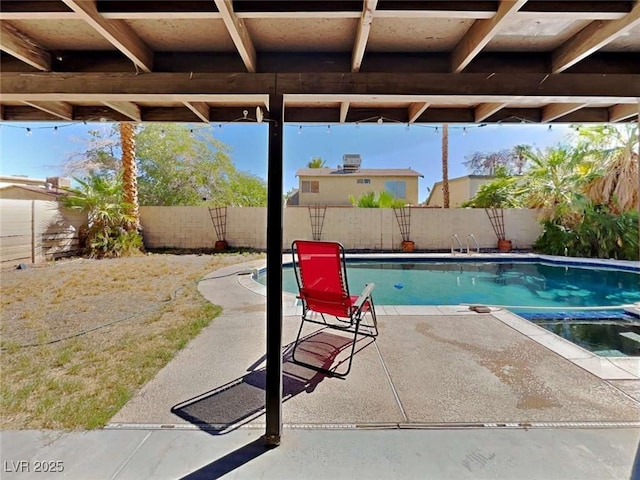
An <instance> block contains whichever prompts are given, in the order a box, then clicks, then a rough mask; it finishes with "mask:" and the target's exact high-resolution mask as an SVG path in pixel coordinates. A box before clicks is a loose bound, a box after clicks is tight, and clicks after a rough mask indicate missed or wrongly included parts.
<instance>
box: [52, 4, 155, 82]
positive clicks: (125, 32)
mask: <svg viewBox="0 0 640 480" xmlns="http://www.w3.org/2000/svg"><path fill="white" fill-rule="evenodd" d="M62 1H63V2H64V3H65V4H66V5H67V6H68V7H69V8H70V9H72V10H73V11H74V12H76V14H77V15H78V16H79V17H80V18H82V19H83V20H84V21H85V22H87V23H88V24H89V25H90V26H91V27H92V28H93V29H94V30H95V31H97V32H98V33H99V34H100V35H102V36H103V37H104V38H105V39H106V40H108V41H109V43H111V44H112V45H113V46H114V47H116V48H117V49H118V50H120V52H122V53H123V54H124V55H125V56H126V57H127V58H129V60H131V61H132V62H133V63H134V64H135V65H136V67H137V68H139V69H140V70H142V71H143V72H151V70H152V69H153V52H152V51H151V50H150V49H149V48H148V47H147V46H146V45H145V43H144V42H143V41H142V40H141V39H140V38H139V37H138V36H137V35H136V33H135V32H134V31H133V30H132V29H131V27H129V25H128V24H127V23H126V22H125V21H124V20H108V19H106V18H104V17H103V16H102V15H101V14H100V13H99V12H98V9H97V7H96V3H95V1H94V0H62Z"/></svg>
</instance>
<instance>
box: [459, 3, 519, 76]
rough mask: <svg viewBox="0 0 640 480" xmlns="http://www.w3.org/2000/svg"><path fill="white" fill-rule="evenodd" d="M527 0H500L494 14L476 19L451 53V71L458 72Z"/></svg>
mask: <svg viewBox="0 0 640 480" xmlns="http://www.w3.org/2000/svg"><path fill="white" fill-rule="evenodd" d="M526 2H527V0H501V1H500V5H499V6H498V11H497V12H496V14H495V15H494V16H493V17H492V18H490V19H486V20H476V21H475V22H474V23H473V25H472V26H471V28H470V29H469V30H468V31H467V33H466V34H465V36H464V37H462V40H460V41H459V42H458V45H456V47H455V48H454V50H453V52H452V53H451V71H452V72H454V73H459V72H461V71H462V70H464V68H465V67H466V66H467V65H468V64H469V63H470V62H471V60H473V59H474V58H475V57H476V55H478V54H479V53H480V52H481V51H482V49H483V48H484V47H485V46H486V45H487V43H489V42H490V41H491V39H492V38H493V37H494V36H495V35H496V34H497V33H498V32H499V30H500V28H502V25H503V24H504V23H505V22H506V21H507V20H509V18H510V17H511V16H512V15H513V14H515V13H516V12H517V11H518V10H519V9H520V8H521V7H522V6H523V5H524V4H525V3H526Z"/></svg>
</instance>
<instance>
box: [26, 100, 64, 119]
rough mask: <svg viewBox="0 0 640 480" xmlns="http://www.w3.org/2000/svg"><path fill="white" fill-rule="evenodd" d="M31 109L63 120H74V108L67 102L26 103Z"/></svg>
mask: <svg viewBox="0 0 640 480" xmlns="http://www.w3.org/2000/svg"><path fill="white" fill-rule="evenodd" d="M24 103H25V104H27V105H29V106H30V107H33V108H37V109H38V110H42V111H43V112H47V113H49V114H51V115H54V116H56V117H58V118H61V119H62V120H68V121H71V120H73V107H72V106H71V105H69V104H68V103H65V102H24Z"/></svg>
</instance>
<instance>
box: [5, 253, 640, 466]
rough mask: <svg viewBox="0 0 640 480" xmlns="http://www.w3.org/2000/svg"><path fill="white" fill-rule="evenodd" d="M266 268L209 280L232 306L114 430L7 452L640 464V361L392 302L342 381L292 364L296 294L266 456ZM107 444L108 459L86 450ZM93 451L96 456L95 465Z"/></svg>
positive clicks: (16, 435)
mask: <svg viewBox="0 0 640 480" xmlns="http://www.w3.org/2000/svg"><path fill="white" fill-rule="evenodd" d="M255 266H257V264H256V263H253V264H246V265H241V266H234V267H229V268H226V269H224V270H220V271H216V272H213V273H212V274H210V275H209V276H208V277H207V278H205V279H204V280H203V281H201V283H200V287H199V288H200V290H201V292H202V293H203V294H204V295H205V297H206V298H208V299H209V300H210V301H211V302H213V303H216V304H220V305H223V306H224V312H223V314H222V315H221V316H220V317H218V318H217V319H216V320H215V321H214V322H213V323H212V324H211V326H209V327H208V328H206V329H205V330H204V331H203V332H202V333H201V334H200V335H199V336H198V337H197V338H196V339H195V340H193V341H192V342H191V343H190V344H189V345H188V346H187V347H186V348H185V349H184V350H183V351H181V352H180V353H179V355H178V356H177V357H176V358H175V359H174V360H173V361H172V362H171V363H170V364H169V365H167V367H166V368H164V369H163V370H162V371H161V372H159V374H158V375H157V376H156V377H155V378H154V379H153V380H152V381H151V382H149V383H148V384H147V385H146V386H145V387H144V388H143V389H142V390H141V391H140V392H139V393H138V394H137V395H136V396H135V397H134V399H133V400H131V401H130V402H129V403H128V404H127V405H126V406H125V407H124V408H123V409H122V410H121V411H120V412H119V413H118V414H116V415H115V416H114V417H113V418H112V420H111V422H110V423H109V425H108V426H107V428H106V429H104V430H102V431H99V432H78V433H68V434H64V433H55V432H53V433H52V432H9V433H6V432H5V433H3V435H2V440H3V445H2V446H3V455H2V458H3V461H5V462H6V459H16V458H25V457H26V458H36V457H37V456H38V455H40V456H42V455H45V456H47V457H51V458H54V457H55V458H63V459H68V460H67V472H69V473H68V475H71V476H70V477H69V478H182V477H184V478H219V477H220V476H222V475H225V474H228V475H229V477H232V478H256V477H258V476H263V477H264V478H425V475H426V476H428V477H429V478H545V479H553V478H558V479H561V478H585V477H586V476H590V477H591V478H612V479H618V478H633V475H635V474H637V473H638V470H637V469H638V466H637V465H636V466H635V467H634V463H637V461H638V460H637V458H638V449H637V448H638V442H639V440H640V378H639V377H640V366H639V365H640V360H639V359H637V358H623V359H605V358H600V357H597V356H595V355H593V354H591V353H590V352H587V351H585V350H583V349H581V348H579V347H576V346H574V345H572V344H570V343H568V342H566V341H564V340H561V339H559V338H558V337H556V336H555V335H552V334H551V333H549V332H547V331H545V330H543V329H541V328H539V327H537V326H535V325H533V324H531V323H529V322H527V321H525V320H522V319H520V318H519V317H517V316H515V315H512V314H510V313H509V312H506V311H502V310H494V311H492V312H491V313H475V312H472V311H470V310H469V309H468V308H467V307H464V306H446V307H384V306H380V307H378V308H377V311H378V315H379V317H378V320H379V328H380V335H379V337H378V339H377V340H376V341H375V342H372V341H371V340H370V339H365V340H361V341H359V342H358V344H357V345H358V352H357V353H356V356H355V359H354V362H353V368H352V371H351V373H350V374H349V375H348V376H347V377H346V379H340V378H336V377H328V376H326V375H324V374H321V373H318V372H316V371H314V370H311V369H308V368H305V367H302V366H299V365H297V364H294V363H292V362H291V359H290V344H291V342H292V341H293V340H294V338H295V334H296V331H297V327H298V322H299V317H298V315H299V310H300V307H297V306H296V305H295V298H294V297H293V295H290V294H285V296H284V299H283V301H284V319H283V330H284V338H283V345H285V346H288V348H285V352H284V354H283V362H284V366H283V370H284V379H283V396H284V403H283V419H284V424H285V431H284V434H283V439H282V445H281V446H280V447H278V448H276V449H275V450H272V451H265V450H264V449H263V448H262V447H261V443H260V441H259V440H258V439H259V436H260V435H261V434H262V433H263V431H264V393H265V390H264V388H265V364H264V351H265V297H264V296H263V295H262V294H261V288H262V287H260V286H258V285H257V284H255V283H254V282H253V281H252V280H251V278H250V275H247V273H248V272H250V271H251V269H252V268H254V267H255ZM374 298H375V296H374ZM308 333H309V335H307V340H306V341H305V343H303V348H302V350H303V351H304V350H306V351H311V353H314V354H318V353H319V350H317V349H316V350H314V348H316V347H314V345H315V346H317V345H318V344H322V345H323V348H324V349H325V351H327V352H328V353H331V352H332V351H334V350H335V351H337V350H339V349H340V348H341V347H342V346H344V345H345V343H346V342H345V340H344V338H343V337H341V336H340V334H336V333H335V331H321V332H319V333H316V334H313V333H311V332H308ZM343 354H344V353H341V354H340V355H338V357H337V359H336V360H335V361H336V362H339V361H340V359H341V358H342V357H341V355H343ZM313 358H315V356H314V355H311V356H310V357H308V358H305V359H306V360H310V361H312V360H313ZM65 445H66V446H65ZM92 445H93V447H91V446H92ZM93 448H95V452H97V453H95V452H93V451H92V452H93V453H89V452H88V451H87V449H89V450H91V449H93ZM29 455H30V456H31V457H29ZM52 455H53V457H52ZM87 455H96V462H97V463H94V464H92V463H87V457H86V456H87ZM353 456H355V457H357V460H356V461H355V463H354V462H353ZM109 459H111V460H109ZM92 465H93V466H96V465H103V467H100V468H92ZM5 466H6V464H5ZM5 472H6V469H5ZM634 472H635V473H634ZM13 473H15V472H13ZM79 473H82V474H80V475H78V474H79ZM85 473H88V474H85ZM7 475H9V476H7V478H12V476H11V475H12V474H11V473H8V474H7ZM15 475H16V476H15V477H13V478H28V477H24V476H19V475H18V474H17V473H15ZM3 478H4V476H3ZM34 478H35V477H34Z"/></svg>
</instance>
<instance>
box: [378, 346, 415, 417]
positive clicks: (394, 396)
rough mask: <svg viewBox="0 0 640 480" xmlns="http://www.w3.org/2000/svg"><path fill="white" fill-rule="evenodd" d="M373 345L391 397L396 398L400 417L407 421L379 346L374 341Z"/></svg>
mask: <svg viewBox="0 0 640 480" xmlns="http://www.w3.org/2000/svg"><path fill="white" fill-rule="evenodd" d="M373 345H374V346H375V348H376V352H377V353H378V358H379V359H380V364H381V365H382V369H383V370H384V375H385V377H386V379H387V382H389V387H390V388H391V393H393V398H395V400H396V404H397V405H398V408H399V409H400V413H401V414H402V418H403V420H404V421H405V422H408V421H409V417H407V413H406V412H405V410H404V407H403V406H402V402H401V401H400V396H399V395H398V391H397V390H396V387H395V385H394V384H393V380H391V374H390V373H389V369H388V368H387V365H386V363H385V362H384V358H383V357H382V352H380V348H379V347H378V344H377V343H376V342H373Z"/></svg>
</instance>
